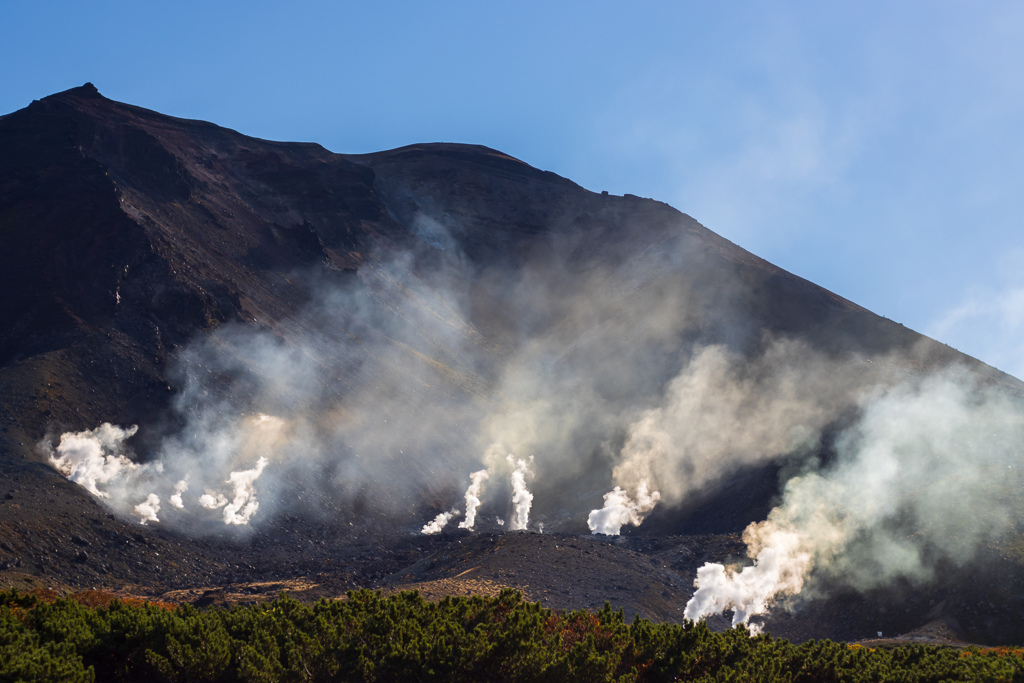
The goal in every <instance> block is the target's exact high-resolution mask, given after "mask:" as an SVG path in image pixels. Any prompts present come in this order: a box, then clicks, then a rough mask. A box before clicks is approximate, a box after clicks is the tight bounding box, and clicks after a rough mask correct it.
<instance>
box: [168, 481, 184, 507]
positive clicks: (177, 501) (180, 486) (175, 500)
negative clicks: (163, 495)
mask: <svg viewBox="0 0 1024 683" xmlns="http://www.w3.org/2000/svg"><path fill="white" fill-rule="evenodd" d="M186 491H188V477H186V478H185V479H182V480H181V481H179V482H178V483H177V484H175V485H174V493H172V494H171V497H170V499H169V500H170V501H171V505H173V506H174V507H176V508H178V509H179V510H183V509H184V508H185V502H184V501H183V500H182V498H181V496H182V494H184V493H185V492H186Z"/></svg>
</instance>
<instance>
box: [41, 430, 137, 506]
mask: <svg viewBox="0 0 1024 683" xmlns="http://www.w3.org/2000/svg"><path fill="white" fill-rule="evenodd" d="M138 429H139V428H138V426H137V425H132V426H131V427H128V428H127V429H121V428H120V427H115V426H114V425H112V424H110V423H109V422H104V423H103V424H102V425H100V426H99V427H97V428H96V429H89V430H86V431H84V432H68V433H66V434H62V435H61V437H60V443H59V444H58V445H57V448H56V453H53V452H52V451H51V454H50V464H51V465H53V467H54V468H55V469H56V470H57V471H58V472H60V473H61V474H63V475H64V476H65V477H67V478H68V479H70V480H71V481H73V482H75V483H76V484H80V485H82V486H83V487H84V488H85V490H87V491H88V492H89V493H91V494H93V495H94V496H97V497H99V498H109V497H110V493H108V492H107V491H103V490H101V489H100V487H101V486H105V485H106V484H107V483H108V482H110V481H111V480H117V479H120V478H122V477H127V476H130V475H131V474H132V473H133V472H135V471H136V470H138V468H139V465H137V464H136V463H134V462H132V461H131V460H129V459H128V458H127V457H125V456H124V455H122V452H123V450H124V444H125V441H127V440H128V439H130V438H131V437H132V436H133V435H134V434H135V432H137V431H138ZM47 446H48V444H47Z"/></svg>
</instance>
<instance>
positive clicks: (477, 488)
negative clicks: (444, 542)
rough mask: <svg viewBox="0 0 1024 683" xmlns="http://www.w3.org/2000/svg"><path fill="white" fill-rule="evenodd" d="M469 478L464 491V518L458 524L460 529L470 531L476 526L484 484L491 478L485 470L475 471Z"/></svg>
mask: <svg viewBox="0 0 1024 683" xmlns="http://www.w3.org/2000/svg"><path fill="white" fill-rule="evenodd" d="M469 476H470V484H469V488H468V489H466V518H465V519H464V520H462V521H461V522H459V528H460V529H472V528H473V525H474V524H476V511H477V508H479V507H480V496H481V495H483V490H484V482H485V481H487V480H488V479H490V478H491V473H490V472H488V471H487V470H477V471H476V472H474V473H473V474H471V475H469Z"/></svg>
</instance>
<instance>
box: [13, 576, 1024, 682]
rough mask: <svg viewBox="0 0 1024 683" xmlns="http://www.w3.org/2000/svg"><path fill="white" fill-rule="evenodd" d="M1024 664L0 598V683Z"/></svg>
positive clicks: (409, 598) (1013, 670) (966, 674)
mask: <svg viewBox="0 0 1024 683" xmlns="http://www.w3.org/2000/svg"><path fill="white" fill-rule="evenodd" d="M79 597H81V596H79ZM83 602H84V603H86V604H82V603H83ZM1022 654H1024V650H1021V649H1011V648H998V649H979V648H972V649H966V650H958V649H953V648H937V647H921V646H916V647H907V648H896V649H892V650H881V649H879V650H872V649H869V648H863V647H860V646H858V645H846V644H844V643H833V642H831V641H827V640H825V641H810V642H807V643H802V644H800V645H793V644H792V643H789V642H788V641H785V640H779V639H775V638H772V637H770V636H768V635H759V636H755V637H751V636H750V634H749V633H748V632H747V631H746V630H745V629H743V628H742V627H741V628H736V629H732V630H729V631H726V632H723V633H713V632H712V631H711V630H709V629H708V627H707V626H706V625H705V624H704V623H703V622H699V623H686V624H682V625H677V624H652V623H651V622H649V621H646V620H643V619H636V620H634V621H633V622H632V623H627V622H626V621H625V619H624V617H623V613H622V611H621V610H620V611H615V610H613V609H612V608H611V606H610V605H608V604H607V603H606V604H605V606H604V608H602V609H600V610H598V611H597V612H596V613H591V612H585V611H573V612H552V611H551V610H548V609H544V608H543V607H541V606H540V605H539V604H536V603H530V602H527V601H525V600H524V599H523V597H522V595H520V594H519V593H516V592H514V591H511V590H505V591H503V592H502V593H501V594H500V595H498V596H497V597H493V598H485V597H479V596H478V597H471V598H462V597H459V598H453V597H449V598H445V599H443V600H441V601H440V602H428V601H426V600H424V599H423V598H422V597H421V596H420V595H419V594H418V593H415V592H406V593H399V594H396V595H391V596H387V597H385V596H383V595H382V594H381V593H379V592H376V593H375V592H371V591H367V590H362V591H356V592H351V593H349V594H348V597H347V599H344V600H321V601H320V602H318V603H316V604H313V605H305V604H302V603H299V602H297V601H296V600H293V599H291V598H289V597H286V596H283V595H282V596H281V597H280V598H278V599H276V600H274V601H272V602H267V603H263V604H260V605H254V606H247V607H234V608H231V609H209V610H199V609H196V608H195V607H192V606H189V605H185V606H182V607H178V608H173V607H171V606H168V605H159V604H150V603H137V604H128V603H125V602H120V601H117V600H113V601H110V602H109V603H104V601H97V600H96V599H95V596H92V597H90V598H89V599H81V600H76V599H75V597H74V596H72V597H69V598H56V597H55V596H47V595H45V594H30V595H21V594H18V593H16V592H13V591H12V592H0V683H5V682H7V681H12V682H13V681H62V682H63V681H76V682H77V681H138V680H146V681H176V682H185V681H189V682H192V681H587V682H588V683H589V682H593V681H631V682H641V681H678V680H686V681H815V682H817V681H890V680H891V681H906V682H917V681H920V682H924V681H985V680H988V681H1024V664H1022V659H1021V657H1022Z"/></svg>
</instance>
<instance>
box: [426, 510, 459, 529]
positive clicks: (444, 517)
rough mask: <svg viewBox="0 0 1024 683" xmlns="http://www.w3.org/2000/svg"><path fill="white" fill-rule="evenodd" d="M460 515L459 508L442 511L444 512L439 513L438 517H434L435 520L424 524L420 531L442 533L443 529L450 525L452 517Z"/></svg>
mask: <svg viewBox="0 0 1024 683" xmlns="http://www.w3.org/2000/svg"><path fill="white" fill-rule="evenodd" d="M458 516H459V511H458V510H454V509H452V510H449V511H448V512H442V513H440V514H438V516H437V517H435V518H434V521H433V522H430V523H429V524H424V525H423V529H422V530H421V531H420V533H424V534H439V533H441V530H442V529H444V528H445V527H446V526H448V522H450V521H451V519H452V517H458Z"/></svg>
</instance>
